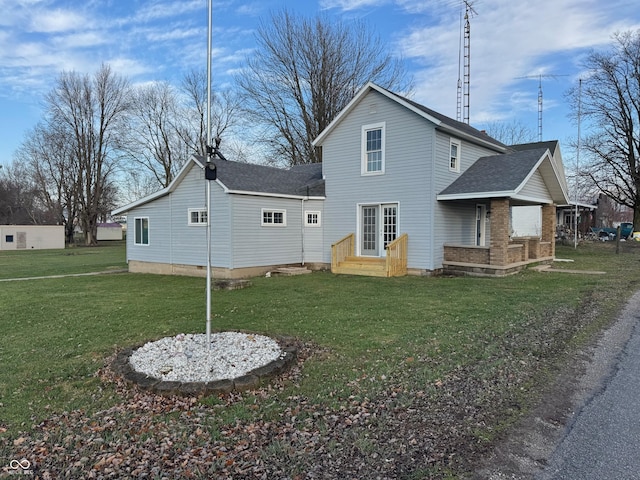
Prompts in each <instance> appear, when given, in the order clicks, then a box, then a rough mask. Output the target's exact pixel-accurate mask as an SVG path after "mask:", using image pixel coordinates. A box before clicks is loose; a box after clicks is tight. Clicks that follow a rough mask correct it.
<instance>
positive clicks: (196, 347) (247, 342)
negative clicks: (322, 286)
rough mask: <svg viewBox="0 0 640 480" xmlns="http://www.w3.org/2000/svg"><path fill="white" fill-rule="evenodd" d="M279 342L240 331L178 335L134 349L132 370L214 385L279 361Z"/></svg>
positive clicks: (168, 378)
mask: <svg viewBox="0 0 640 480" xmlns="http://www.w3.org/2000/svg"><path fill="white" fill-rule="evenodd" d="M283 354H284V352H283V351H282V349H281V348H280V345H278V343H277V342H276V341H275V340H273V339H271V338H269V337H266V336H263V335H251V334H245V333H239V332H222V333H215V334H211V348H208V345H207V336H206V335H205V334H187V335H184V334H179V335H176V336H175V337H165V338H162V339H160V340H158V341H155V342H149V343H146V344H145V345H143V346H142V347H140V348H138V349H137V350H135V351H134V352H133V353H132V354H131V356H130V358H129V363H130V364H131V367H132V368H133V369H134V370H135V371H137V372H140V373H144V374H146V375H149V376H150V377H154V378H157V379H159V380H162V381H179V382H214V381H217V380H227V379H233V378H237V377H241V376H243V375H246V374H247V373H248V372H250V371H252V370H254V369H256V368H259V367H263V366H265V365H267V364H268V363H270V362H272V361H274V360H277V359H278V358H280V357H281V356H282V355H283Z"/></svg>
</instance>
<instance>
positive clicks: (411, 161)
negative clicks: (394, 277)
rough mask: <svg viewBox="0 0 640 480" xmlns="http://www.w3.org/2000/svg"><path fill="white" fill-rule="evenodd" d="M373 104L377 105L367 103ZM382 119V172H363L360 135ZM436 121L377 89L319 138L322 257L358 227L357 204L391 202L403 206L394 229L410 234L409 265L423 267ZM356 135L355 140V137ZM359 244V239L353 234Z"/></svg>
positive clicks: (427, 244) (428, 233)
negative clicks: (322, 192) (322, 195)
mask: <svg viewBox="0 0 640 480" xmlns="http://www.w3.org/2000/svg"><path fill="white" fill-rule="evenodd" d="M372 103H375V105H376V108H375V109H371V108H370V105H371V104H372ZM382 124H384V145H385V147H384V175H363V174H362V173H363V172H362V168H363V163H362V151H363V150H362V148H363V147H362V141H361V139H360V141H358V140H359V139H358V135H362V131H363V125H364V126H366V127H367V128H368V127H370V126H375V125H382ZM434 132H435V126H434V125H433V124H432V123H430V122H429V121H427V120H425V119H422V118H420V117H419V116H417V115H416V114H415V113H413V112H411V111H409V110H407V109H406V108H404V107H403V106H401V105H398V104H397V103H396V102H393V101H391V100H389V99H387V98H386V97H384V96H383V95H381V94H379V93H378V92H370V93H369V94H368V95H367V97H366V98H364V99H363V100H362V101H361V102H360V103H359V104H358V105H356V106H355V107H354V108H353V110H352V111H351V112H350V113H349V115H347V116H346V117H344V119H343V120H342V122H341V123H340V124H339V125H338V126H337V127H336V129H335V130H333V132H331V134H330V135H328V136H327V138H326V139H325V140H324V141H323V144H322V150H323V174H324V177H325V178H326V184H325V195H326V200H325V205H324V212H323V215H324V221H323V227H322V228H323V231H324V245H325V252H324V257H323V261H324V262H325V263H329V262H330V261H331V250H330V248H329V246H330V245H331V244H333V243H335V242H337V241H338V240H340V239H341V238H343V237H345V236H346V235H348V234H350V233H355V234H358V233H359V230H360V225H359V221H360V206H362V205H376V204H377V205H379V204H387V203H396V204H398V205H401V206H402V213H401V215H400V220H401V225H400V228H399V229H398V232H397V234H398V235H402V234H404V233H406V234H408V236H409V239H410V240H409V242H410V243H409V244H410V245H414V246H415V248H412V247H409V267H410V268H423V269H424V268H427V265H428V258H429V257H430V253H431V252H430V244H431V241H430V239H431V230H432V229H431V226H430V218H431V215H430V211H429V208H430V205H431V201H433V198H434V197H435V195H433V196H432V194H431V192H432V189H431V185H432V179H431V171H432V159H433V151H434V139H435V133H434ZM354 139H355V141H354ZM357 242H358V244H359V243H360V238H358V239H357Z"/></svg>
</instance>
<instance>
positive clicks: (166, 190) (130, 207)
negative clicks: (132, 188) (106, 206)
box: [111, 187, 169, 215]
mask: <svg viewBox="0 0 640 480" xmlns="http://www.w3.org/2000/svg"><path fill="white" fill-rule="evenodd" d="M168 194H169V187H166V188H163V189H162V190H158V191H157V192H155V193H152V194H151V195H147V196H146V197H142V198H141V199H140V200H136V201H135V202H132V203H130V204H129V205H125V206H124V207H120V208H116V209H115V210H111V215H122V214H123V213H126V212H128V211H129V210H133V209H134V208H137V207H139V206H141V205H144V204H145V203H149V202H152V201H153V200H155V199H157V198H160V197H164V196H165V195H168Z"/></svg>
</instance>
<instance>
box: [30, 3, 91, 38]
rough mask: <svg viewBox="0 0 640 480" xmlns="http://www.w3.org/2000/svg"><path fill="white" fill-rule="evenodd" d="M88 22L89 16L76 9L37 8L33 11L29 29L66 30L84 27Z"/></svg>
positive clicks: (46, 31) (44, 30)
mask: <svg viewBox="0 0 640 480" xmlns="http://www.w3.org/2000/svg"><path fill="white" fill-rule="evenodd" d="M90 24H91V21H90V19H89V18H86V17H85V16H83V15H81V14H79V13H78V12H76V11H71V10H63V9H54V10H46V9H43V10H39V9H37V10H35V11H34V12H33V16H32V17H31V22H30V26H29V29H30V30H31V31H33V32H41V33H53V32H66V31H69V30H80V29H84V28H87V26H89V25H90Z"/></svg>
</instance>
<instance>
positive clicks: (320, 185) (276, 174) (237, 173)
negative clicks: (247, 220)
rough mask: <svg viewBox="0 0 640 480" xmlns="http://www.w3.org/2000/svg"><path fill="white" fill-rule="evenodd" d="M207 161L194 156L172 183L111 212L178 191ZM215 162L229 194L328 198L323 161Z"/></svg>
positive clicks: (219, 180) (135, 206)
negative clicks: (291, 163) (280, 165)
mask: <svg viewBox="0 0 640 480" xmlns="http://www.w3.org/2000/svg"><path fill="white" fill-rule="evenodd" d="M205 163H206V161H205V159H204V157H202V156H199V155H194V156H192V157H191V158H190V159H189V161H187V162H186V163H185V164H184V165H183V166H182V168H181V169H180V171H179V172H178V174H177V175H176V176H175V177H174V179H173V180H172V181H171V183H170V184H169V186H167V187H166V188H163V189H162V190H158V191H157V192H154V193H152V194H151V195H147V196H146V197H144V198H141V199H139V200H137V201H135V202H132V203H130V204H129V205H125V206H123V207H120V208H117V209H115V210H113V211H112V212H111V214H112V215H120V214H123V213H125V212H128V211H129V210H132V209H134V208H137V207H140V206H142V205H145V204H147V203H149V202H152V201H154V200H156V199H158V198H161V197H164V196H165V195H169V194H170V193H172V192H173V191H175V189H176V188H177V187H178V185H180V183H181V182H182V180H183V179H184V177H185V176H186V175H187V174H188V173H189V172H190V171H191V169H192V168H194V167H198V168H201V169H204V167H205ZM212 163H214V164H215V166H216V171H217V180H215V181H216V183H218V184H219V185H220V186H221V187H222V188H223V189H224V191H225V192H226V193H235V194H244V195H265V196H276V197H293V198H305V197H316V198H324V179H323V178H322V164H320V163H316V164H309V165H299V166H295V167H292V168H290V169H288V170H285V169H283V168H276V167H268V166H265V165H256V164H253V163H240V162H233V161H230V160H221V159H215V160H214V161H213V162H212Z"/></svg>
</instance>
